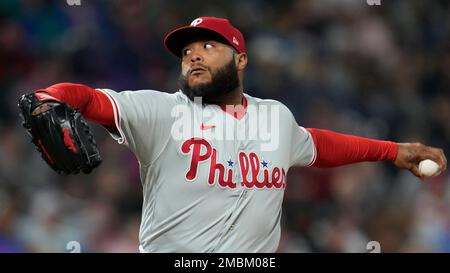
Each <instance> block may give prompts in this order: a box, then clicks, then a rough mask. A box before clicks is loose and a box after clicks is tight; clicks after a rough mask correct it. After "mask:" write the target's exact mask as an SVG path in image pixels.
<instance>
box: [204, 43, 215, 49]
mask: <svg viewBox="0 0 450 273" xmlns="http://www.w3.org/2000/svg"><path fill="white" fill-rule="evenodd" d="M204 47H205V48H212V47H213V45H212V44H210V43H206V44H205V45H204Z"/></svg>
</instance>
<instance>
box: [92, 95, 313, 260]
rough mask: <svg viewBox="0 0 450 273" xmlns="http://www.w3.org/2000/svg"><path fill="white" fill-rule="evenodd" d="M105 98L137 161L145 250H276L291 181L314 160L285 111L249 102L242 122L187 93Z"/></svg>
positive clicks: (305, 137) (304, 135)
mask: <svg viewBox="0 0 450 273" xmlns="http://www.w3.org/2000/svg"><path fill="white" fill-rule="evenodd" d="M99 90H100V91H102V92H104V93H105V94H107V95H108V97H109V98H110V100H111V103H112V104H113V106H114V107H113V108H114V112H115V113H114V114H115V122H116V127H117V129H118V132H119V135H116V134H112V136H113V137H114V138H115V139H116V140H117V141H118V142H119V143H120V144H124V145H126V146H127V147H129V148H130V149H131V151H133V153H134V154H135V155H136V157H137V159H138V161H139V167H140V177H141V181H142V186H143V209H142V219H141V226H140V232H139V241H140V246H139V249H140V251H141V252H275V251H276V249H277V247H278V243H279V240H280V219H281V205H282V201H283V194H284V190H285V187H286V173H287V171H288V169H289V167H291V166H292V165H301V166H308V165H311V164H312V163H313V162H314V160H315V154H316V153H315V145H314V142H313V140H312V137H311V135H310V134H309V133H308V131H307V130H305V129H304V128H303V127H300V126H299V125H297V123H296V121H295V119H294V117H293V115H292V113H291V112H290V111H289V109H288V108H287V107H286V106H284V105H283V104H282V103H280V102H277V101H275V100H263V99H258V98H254V97H252V96H249V95H248V94H244V96H245V101H246V104H247V106H246V109H245V114H244V115H243V116H242V117H241V118H236V117H234V116H233V115H232V114H230V113H229V111H228V112H227V111H224V110H223V107H221V106H219V105H211V104H202V103H199V102H197V101H191V100H189V98H188V97H187V96H186V95H184V94H183V93H182V92H181V91H179V92H177V93H174V94H168V93H163V92H159V91H154V90H139V91H123V92H120V93H117V92H115V91H113V90H109V89H99ZM241 110H242V109H241Z"/></svg>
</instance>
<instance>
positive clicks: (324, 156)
mask: <svg viewBox="0 0 450 273" xmlns="http://www.w3.org/2000/svg"><path fill="white" fill-rule="evenodd" d="M307 130H308V131H309V132H310V133H311V136H312V137H313V139H314V144H315V146H316V150H317V156H316V160H315V162H314V164H313V166H315V167H321V168H326V167H337V166H342V165H347V164H351V163H357V162H363V161H381V160H391V161H393V160H395V157H396V156H397V149H398V145H397V143H395V142H391V141H382V140H374V139H368V138H362V137H358V136H352V135H345V134H339V133H336V132H332V131H328V130H321V129H315V128H308V129H307Z"/></svg>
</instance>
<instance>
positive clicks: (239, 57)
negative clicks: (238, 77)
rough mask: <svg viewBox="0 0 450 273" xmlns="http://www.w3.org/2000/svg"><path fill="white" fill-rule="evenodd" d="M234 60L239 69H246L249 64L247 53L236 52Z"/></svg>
mask: <svg viewBox="0 0 450 273" xmlns="http://www.w3.org/2000/svg"><path fill="white" fill-rule="evenodd" d="M234 60H235V63H236V68H237V70H244V69H245V67H246V66H247V53H238V54H236V55H235V58H234Z"/></svg>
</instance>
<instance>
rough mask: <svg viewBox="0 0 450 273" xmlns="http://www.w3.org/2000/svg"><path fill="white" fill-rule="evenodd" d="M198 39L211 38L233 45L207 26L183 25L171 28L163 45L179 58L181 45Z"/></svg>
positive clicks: (183, 45)
mask: <svg viewBox="0 0 450 273" xmlns="http://www.w3.org/2000/svg"><path fill="white" fill-rule="evenodd" d="M199 39H212V40H216V41H219V42H221V43H225V44H227V45H231V46H233V45H232V44H230V42H229V41H228V40H227V39H226V38H225V37H223V36H222V35H221V34H220V33H218V32H216V31H214V30H211V29H209V28H203V27H198V26H197V27H194V26H184V27H181V28H178V29H175V30H173V31H172V32H170V33H169V34H167V36H166V38H165V39H164V45H165V46H166V48H167V50H169V51H170V52H171V53H172V54H174V55H175V56H177V57H178V58H181V57H182V52H181V51H182V50H183V47H185V46H186V45H188V43H190V42H193V41H196V40H199ZM233 47H234V46H233Z"/></svg>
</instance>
